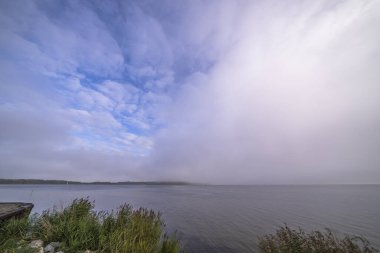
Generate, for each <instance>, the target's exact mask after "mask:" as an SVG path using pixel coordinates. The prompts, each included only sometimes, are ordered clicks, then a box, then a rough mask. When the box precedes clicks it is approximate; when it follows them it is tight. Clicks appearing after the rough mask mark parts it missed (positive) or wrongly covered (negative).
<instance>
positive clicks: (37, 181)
mask: <svg viewBox="0 0 380 253" xmlns="http://www.w3.org/2000/svg"><path fill="white" fill-rule="evenodd" d="M0 184H91V185H189V184H190V183H187V182H178V181H147V182H144V181H141V182H136V181H124V182H78V181H66V180H44V179H0Z"/></svg>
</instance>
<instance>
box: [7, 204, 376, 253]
mask: <svg viewBox="0 0 380 253" xmlns="http://www.w3.org/2000/svg"><path fill="white" fill-rule="evenodd" d="M164 227H165V225H164V222H163V221H162V219H161V216H160V213H157V212H154V211H153V210H148V209H145V208H139V209H133V208H132V207H131V206H130V205H128V204H123V205H121V206H120V207H119V208H118V209H117V210H116V211H112V212H105V211H95V210H94V202H92V201H90V200H89V199H88V198H81V199H75V200H74V201H73V202H72V203H71V204H70V205H68V206H66V207H62V208H54V209H52V210H46V211H44V212H43V213H42V214H41V215H37V214H35V215H32V216H31V217H30V218H29V217H23V218H18V219H10V220H7V221H4V222H2V223H1V224H0V252H3V253H37V252H38V253H54V252H55V253H63V252H64V253H74V252H82V253H90V252H104V253H107V252H109V253H156V252H157V253H160V252H161V253H174V252H187V251H186V249H185V248H184V247H183V245H181V243H180V241H179V240H178V239H177V238H176V237H175V234H173V235H168V234H166V233H165V231H164ZM253 239H254V238H253ZM258 248H259V251H260V252H263V253H277V252H278V253H280V252H282V253H287V252H289V253H293V252H294V253H296V252H299V253H307V252H316V253H325V252H327V253H346V252H350V253H372V252H378V251H377V250H376V249H374V248H373V247H372V246H371V245H370V243H369V242H368V241H367V240H366V239H365V238H364V237H361V236H348V235H346V236H338V235H335V234H334V233H333V232H332V231H331V230H328V229H326V231H323V232H320V231H312V232H309V233H307V232H305V231H303V230H301V229H298V230H294V229H291V228H289V227H288V226H286V225H284V226H283V227H281V228H279V229H278V230H277V231H276V233H275V234H268V235H263V236H261V237H259V238H258Z"/></svg>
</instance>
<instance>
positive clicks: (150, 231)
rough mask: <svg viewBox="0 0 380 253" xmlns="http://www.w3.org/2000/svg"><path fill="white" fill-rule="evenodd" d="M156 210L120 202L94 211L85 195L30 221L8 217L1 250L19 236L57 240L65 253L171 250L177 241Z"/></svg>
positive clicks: (168, 252)
mask: <svg viewBox="0 0 380 253" xmlns="http://www.w3.org/2000/svg"><path fill="white" fill-rule="evenodd" d="M163 228H164V223H163V222H162V220H161V216H160V214H159V213H156V212H154V211H152V210H148V209H145V208H140V209H137V210H133V209H132V207H131V206H129V205H126V204H124V205H122V206H120V208H119V209H118V210H117V211H116V212H110V213H108V212H104V211H100V212H97V211H95V210H94V202H91V201H89V199H88V198H81V199H75V200H74V201H73V202H72V203H71V204H70V205H69V206H67V207H65V208H62V209H57V208H54V209H53V210H52V211H44V212H43V213H42V215H40V216H37V217H35V219H33V220H28V219H27V218H25V219H21V220H14V219H12V220H9V221H7V222H6V223H4V224H3V226H2V227H1V230H0V232H1V235H2V237H3V238H2V239H1V241H0V243H1V245H3V244H4V245H5V246H3V247H2V248H1V247H0V251H1V249H2V251H1V252H3V251H4V252H5V251H6V249H8V252H16V251H11V250H10V249H13V248H15V247H16V246H17V243H18V242H19V241H20V240H21V239H33V238H35V239H37V238H38V239H42V240H43V241H45V242H53V241H58V242H61V243H62V246H61V247H60V249H62V250H63V251H64V252H66V253H71V252H78V251H79V252H80V251H84V250H87V249H89V250H93V251H97V252H107V253H108V252H110V253H135V252H136V253H139V252H144V253H150V252H152V253H153V252H154V253H156V252H162V253H174V252H179V251H180V247H179V242H178V240H177V239H175V238H169V237H168V236H166V235H165V233H164V231H163Z"/></svg>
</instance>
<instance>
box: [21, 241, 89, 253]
mask: <svg viewBox="0 0 380 253" xmlns="http://www.w3.org/2000/svg"><path fill="white" fill-rule="evenodd" d="M19 243H20V246H19V249H31V250H33V251H34V252H36V253H64V251H63V250H62V249H61V246H62V243H61V242H50V243H48V244H44V241H42V240H33V241H31V242H30V243H27V242H25V241H20V242H19ZM83 253H95V251H91V250H84V251H83Z"/></svg>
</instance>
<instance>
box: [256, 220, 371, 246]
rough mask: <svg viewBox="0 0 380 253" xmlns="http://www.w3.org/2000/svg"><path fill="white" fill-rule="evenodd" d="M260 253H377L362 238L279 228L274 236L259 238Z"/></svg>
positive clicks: (285, 226)
mask: <svg viewBox="0 0 380 253" xmlns="http://www.w3.org/2000/svg"><path fill="white" fill-rule="evenodd" d="M259 249H260V252H262V253H373V252H377V250H376V249H375V248H373V247H372V246H371V245H370V243H369V242H368V240H367V239H366V238H364V237H362V236H349V235H345V236H339V235H336V234H334V233H333V232H332V231H331V230H330V229H325V231H323V232H320V231H312V232H310V233H307V232H305V231H304V230H302V229H301V228H299V229H298V230H295V229H290V228H289V227H288V226H287V225H284V226H282V227H280V228H279V229H278V230H277V231H276V233H275V234H268V235H265V236H261V237H259Z"/></svg>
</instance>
